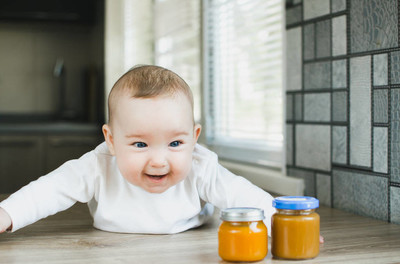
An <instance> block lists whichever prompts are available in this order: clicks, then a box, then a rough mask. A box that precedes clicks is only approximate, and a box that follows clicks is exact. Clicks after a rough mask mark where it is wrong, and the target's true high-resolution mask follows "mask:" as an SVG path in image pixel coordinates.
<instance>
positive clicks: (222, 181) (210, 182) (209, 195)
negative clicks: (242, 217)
mask: <svg viewBox="0 0 400 264" xmlns="http://www.w3.org/2000/svg"><path fill="white" fill-rule="evenodd" d="M203 165H204V168H203V170H202V172H201V175H198V177H199V181H198V188H199V194H200V197H201V199H203V200H205V201H206V202H209V203H211V204H213V205H215V206H216V207H218V208H219V209H225V208H229V207H256V208H260V209H263V210H264V215H265V219H264V223H265V224H266V226H267V228H268V233H269V234H270V232H271V217H272V215H273V214H274V213H275V208H273V206H272V201H273V197H272V196H271V195H270V194H269V193H267V192H265V191H264V190H262V189H261V188H259V187H257V186H256V185H254V184H252V183H251V182H250V181H248V180H247V179H245V178H243V177H241V176H237V175H235V174H233V173H231V172H230V171H229V170H227V169H226V168H224V167H223V166H221V165H220V164H219V163H218V159H217V157H216V156H215V157H211V158H209V159H208V160H207V161H205V163H204V164H203Z"/></svg>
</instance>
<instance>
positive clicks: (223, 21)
mask: <svg viewBox="0 0 400 264" xmlns="http://www.w3.org/2000/svg"><path fill="white" fill-rule="evenodd" d="M283 2H284V1H282V0H205V1H204V6H203V11H204V19H203V21H204V28H205V34H204V56H205V60H204V77H205V85H206V89H205V93H204V95H205V97H204V101H205V104H206V111H205V113H206V116H205V119H206V138H207V143H208V144H209V145H210V147H211V148H212V149H213V150H215V151H216V152H217V153H218V154H219V156H220V157H222V158H226V159H233V160H240V161H244V162H250V163H256V164H259V165H266V166H272V167H282V166H283V126H284V124H283V92H284V91H283V77H282V75H283V69H282V68H283V32H284V31H283V29H284V27H283V22H284V16H283V14H284V13H283V12H284V11H283V10H284V7H283Z"/></svg>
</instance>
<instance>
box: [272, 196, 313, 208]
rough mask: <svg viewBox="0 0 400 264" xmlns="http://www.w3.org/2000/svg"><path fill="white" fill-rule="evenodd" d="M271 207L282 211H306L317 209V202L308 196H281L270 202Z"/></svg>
mask: <svg viewBox="0 0 400 264" xmlns="http://www.w3.org/2000/svg"><path fill="white" fill-rule="evenodd" d="M272 206H273V207H275V208H276V209H284V210H307V209H315V208H318V207H319V201H318V199H317V198H314V197H309V196H281V197H277V198H275V199H274V200H273V201H272Z"/></svg>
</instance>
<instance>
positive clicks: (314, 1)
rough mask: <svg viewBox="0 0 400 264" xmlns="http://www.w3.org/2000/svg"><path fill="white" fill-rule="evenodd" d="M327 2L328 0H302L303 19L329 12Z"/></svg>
mask: <svg viewBox="0 0 400 264" xmlns="http://www.w3.org/2000/svg"><path fill="white" fill-rule="evenodd" d="M329 4H330V3H329V0H304V1H303V7H304V10H303V14H304V20H307V19H311V18H316V17H320V16H323V15H327V14H329V12H330V6H329Z"/></svg>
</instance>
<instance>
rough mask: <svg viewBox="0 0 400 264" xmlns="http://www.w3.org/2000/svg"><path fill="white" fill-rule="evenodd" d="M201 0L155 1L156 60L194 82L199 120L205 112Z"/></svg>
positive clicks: (191, 84) (194, 94)
mask: <svg viewBox="0 0 400 264" xmlns="http://www.w3.org/2000/svg"><path fill="white" fill-rule="evenodd" d="M200 9H201V4H200V0H190V1H182V0H156V1H155V2H154V35H155V40H154V41H155V51H154V52H155V63H156V64H157V65H159V66H163V67H166V68H168V69H171V70H173V71H174V72H176V73H177V74H179V75H180V76H181V77H182V78H183V79H184V80H185V81H186V82H187V83H188V85H189V86H190V88H191V89H192V91H193V97H194V106H195V108H194V113H195V119H196V121H197V122H199V120H200V116H201V92H200V88H201V87H200V86H201V37H200V26H201V20H200V19H201V11H200Z"/></svg>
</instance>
